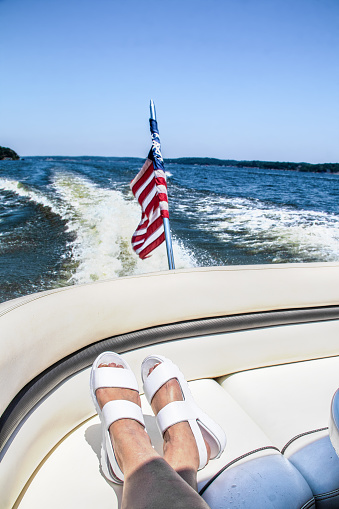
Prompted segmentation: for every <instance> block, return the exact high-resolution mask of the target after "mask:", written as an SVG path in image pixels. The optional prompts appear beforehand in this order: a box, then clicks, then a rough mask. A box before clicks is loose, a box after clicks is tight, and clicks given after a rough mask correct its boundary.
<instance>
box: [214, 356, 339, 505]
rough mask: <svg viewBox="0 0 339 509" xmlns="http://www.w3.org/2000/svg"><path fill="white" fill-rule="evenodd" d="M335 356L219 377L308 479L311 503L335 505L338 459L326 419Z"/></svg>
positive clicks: (338, 367)
mask: <svg viewBox="0 0 339 509" xmlns="http://www.w3.org/2000/svg"><path fill="white" fill-rule="evenodd" d="M338 373H339V358H338V357H332V358H328V359H318V360H314V361H306V362H302V363H294V364H288V365H281V366H276V367H274V368H273V367H268V368H262V369H256V370H252V371H248V372H244V373H239V374H236V375H232V376H230V377H227V378H225V379H222V380H220V381H221V385H222V386H223V387H224V388H225V390H227V391H228V392H229V393H230V394H231V395H232V396H233V397H234V398H235V399H236V400H237V401H238V402H239V403H240V404H241V405H242V407H243V408H244V409H245V410H246V411H247V413H248V414H249V415H250V416H251V418H252V419H253V420H254V421H255V422H256V423H257V424H258V425H259V426H260V427H261V428H262V429H263V431H264V432H265V434H267V436H268V437H269V438H270V439H271V441H272V442H273V443H274V444H275V445H277V447H278V448H279V449H280V450H281V452H282V453H283V455H284V457H285V458H286V459H288V460H289V461H290V463H291V464H292V465H293V466H294V467H295V468H296V469H297V470H298V471H299V472H300V473H301V474H302V476H303V477H304V478H305V480H306V481H307V483H308V484H309V486H310V488H311V490H312V492H313V495H314V498H315V503H316V507H317V508H326V509H332V508H334V507H338V506H339V458H338V456H337V455H336V453H335V450H334V448H333V446H332V444H331V441H330V439H329V433H328V423H329V420H330V415H331V400H332V397H333V394H334V392H335V390H336V388H337V387H336V386H335V384H337V383H338V375H337V374H338Z"/></svg>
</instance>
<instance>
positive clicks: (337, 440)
mask: <svg viewBox="0 0 339 509" xmlns="http://www.w3.org/2000/svg"><path fill="white" fill-rule="evenodd" d="M329 432H330V439H331V442H332V445H333V447H334V449H335V450H336V453H337V455H338V456H339V389H337V391H336V393H335V394H334V396H333V398H332V403H331V414H330V425H329Z"/></svg>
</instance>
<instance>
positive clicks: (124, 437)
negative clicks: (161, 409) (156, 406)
mask: <svg viewBox="0 0 339 509" xmlns="http://www.w3.org/2000/svg"><path fill="white" fill-rule="evenodd" d="M98 367H99V368H102V369H105V367H113V368H121V369H124V366H122V365H120V364H115V363H114V362H111V363H109V364H100V365H99V366H98ZM96 397H97V401H98V404H99V406H100V408H101V409H102V408H103V406H104V405H105V404H106V403H108V402H109V401H114V400H127V401H131V402H132V403H136V404H137V405H139V406H140V407H141V401H140V396H139V393H138V392H137V391H135V390H133V389H121V388H120V387H103V388H100V389H97V391H96ZM109 433H110V437H111V441H112V444H113V449H114V454H115V457H116V460H117V462H118V465H119V467H120V469H121V471H122V472H123V473H124V475H125V476H126V474H127V475H128V473H131V469H134V467H135V468H137V465H138V464H139V463H140V462H143V461H144V457H143V456H145V455H147V454H149V452H150V449H151V451H153V449H152V446H151V441H150V438H149V436H148V434H147V433H146V432H145V429H144V427H143V426H142V425H141V424H140V423H139V422H137V421H135V420H134V419H120V420H118V421H115V422H113V423H112V424H111V426H110V428H109ZM133 459H134V464H133Z"/></svg>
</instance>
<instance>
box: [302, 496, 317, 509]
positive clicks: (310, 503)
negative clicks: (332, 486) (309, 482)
mask: <svg viewBox="0 0 339 509" xmlns="http://www.w3.org/2000/svg"><path fill="white" fill-rule="evenodd" d="M314 504H315V499H314V497H312V498H310V500H308V501H307V502H306V504H304V505H303V506H302V507H301V508H300V509H309V508H310V507H315V505H314Z"/></svg>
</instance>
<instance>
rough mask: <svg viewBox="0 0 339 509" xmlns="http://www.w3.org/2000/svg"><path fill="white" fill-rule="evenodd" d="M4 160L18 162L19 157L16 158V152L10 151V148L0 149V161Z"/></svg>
mask: <svg viewBox="0 0 339 509" xmlns="http://www.w3.org/2000/svg"><path fill="white" fill-rule="evenodd" d="M4 159H5V160H6V159H10V160H12V161H13V160H14V161H16V160H18V159H20V157H19V156H18V154H17V153H16V152H14V150H12V149H11V148H8V147H0V160H4Z"/></svg>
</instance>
